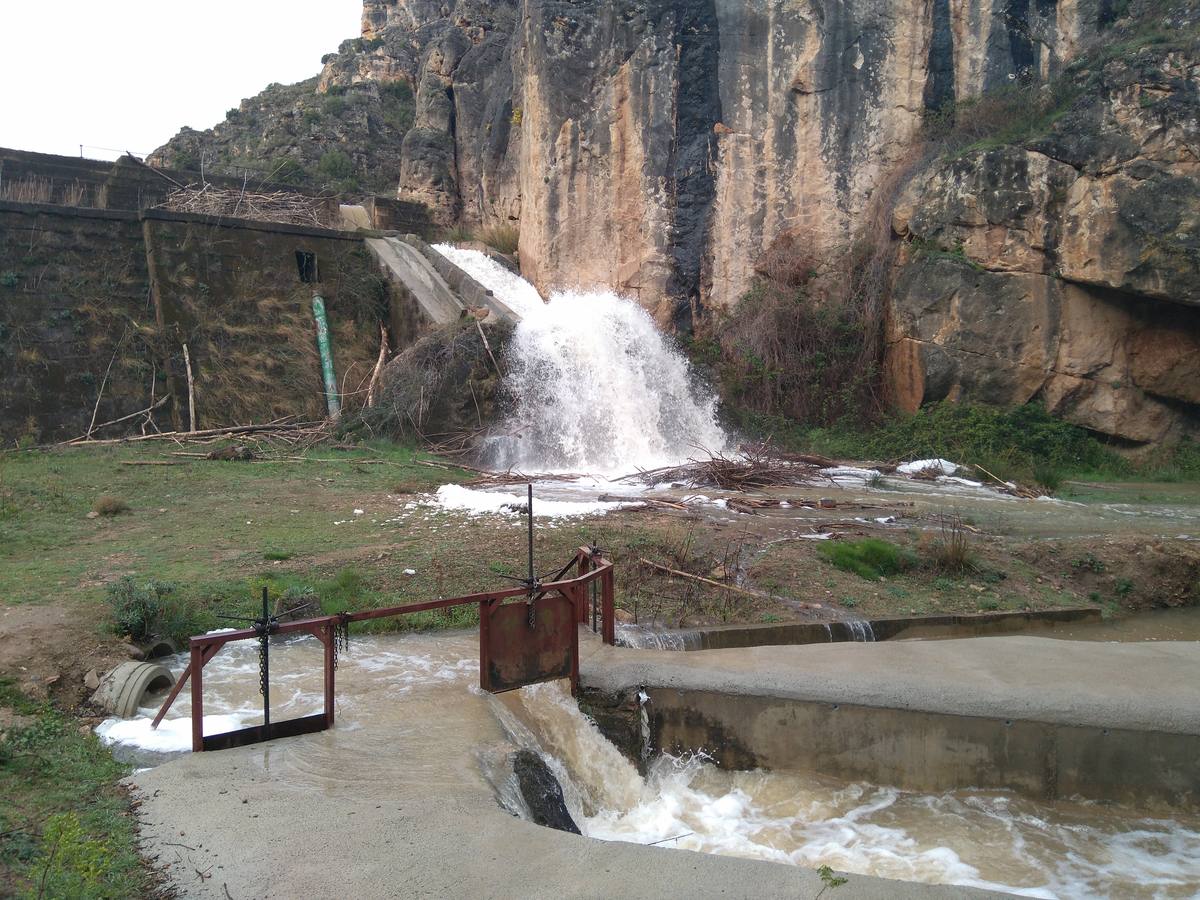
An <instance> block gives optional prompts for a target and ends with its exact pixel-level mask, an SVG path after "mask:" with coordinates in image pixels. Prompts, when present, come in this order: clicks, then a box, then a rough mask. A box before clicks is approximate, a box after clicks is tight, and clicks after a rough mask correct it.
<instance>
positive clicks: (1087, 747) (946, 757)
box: [647, 688, 1200, 806]
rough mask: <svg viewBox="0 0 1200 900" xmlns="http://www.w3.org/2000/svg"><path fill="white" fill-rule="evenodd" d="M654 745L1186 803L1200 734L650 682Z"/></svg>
mask: <svg viewBox="0 0 1200 900" xmlns="http://www.w3.org/2000/svg"><path fill="white" fill-rule="evenodd" d="M647 693H648V695H649V697H650V702H649V704H648V709H649V721H650V739H651V743H652V746H654V747H655V748H658V749H661V750H666V751H668V752H670V753H672V754H675V755H680V754H683V753H686V752H694V751H696V750H698V749H704V751H705V752H707V753H709V754H711V755H712V756H713V757H714V759H715V761H716V763H717V764H718V765H720V766H721V767H722V768H727V769H759V768H762V769H770V770H773V771H808V772H813V773H820V774H823V775H828V776H832V777H835V778H840V779H844V780H847V781H861V780H867V781H871V782H873V783H876V784H891V785H898V786H901V787H904V788H906V789H909V790H915V791H930V792H940V791H946V790H953V789H956V788H964V787H975V788H983V789H1004V790H1012V791H1017V792H1018V793H1021V794H1024V795H1026V796H1029V797H1034V798H1037V799H1042V800H1056V799H1064V798H1069V797H1086V798H1088V799H1091V800H1110V801H1117V802H1121V803H1130V804H1136V805H1144V804H1146V803H1147V802H1150V803H1155V804H1162V805H1165V806H1187V805H1190V804H1191V803H1193V802H1194V801H1195V799H1196V788H1197V786H1198V785H1200V737H1197V736H1196V735H1184V734H1167V733H1163V732H1152V731H1140V730H1133V729H1124V728H1097V727H1080V726H1070V725H1061V724H1056V723H1047V722H1035V721H1022V720H1017V719H993V718H983V717H977V716H957V715H946V714H939V713H932V712H926V711H923V710H912V709H899V708H892V709H887V708H879V707H868V706H858V705H854V704H844V703H816V702H806V701H802V700H793V699H779V698H773V697H753V696H745V695H742V694H738V695H733V694H722V693H716V692H711V691H689V690H677V689H664V688H649V689H648V690H647Z"/></svg>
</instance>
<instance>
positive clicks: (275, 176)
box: [267, 156, 308, 185]
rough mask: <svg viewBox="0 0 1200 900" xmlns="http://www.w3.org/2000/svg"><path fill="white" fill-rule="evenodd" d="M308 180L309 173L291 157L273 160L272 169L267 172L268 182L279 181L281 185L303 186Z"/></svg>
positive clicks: (280, 157)
mask: <svg viewBox="0 0 1200 900" xmlns="http://www.w3.org/2000/svg"><path fill="white" fill-rule="evenodd" d="M307 179H308V173H307V172H306V171H304V166H302V165H300V163H298V162H297V161H296V160H294V159H292V157H290V156H279V157H276V158H275V159H273V160H271V163H270V168H269V169H268V170H267V180H268V181H277V182H279V183H280V184H291V185H298V184H303V183H304V182H305V181H306V180H307Z"/></svg>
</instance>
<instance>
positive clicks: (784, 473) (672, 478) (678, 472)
mask: <svg viewBox="0 0 1200 900" xmlns="http://www.w3.org/2000/svg"><path fill="white" fill-rule="evenodd" d="M821 468H822V466H820V465H817V464H816V463H812V462H803V461H801V460H799V459H785V458H783V457H781V456H780V455H778V454H777V453H775V452H773V450H772V448H770V447H769V446H766V445H761V444H760V445H754V446H745V447H743V448H742V451H741V454H740V455H738V456H735V457H729V456H726V455H725V454H723V453H711V452H710V453H709V456H708V459H695V458H693V459H689V460H688V461H687V462H686V463H684V464H683V465H680V466H663V467H662V468H658V469H646V470H640V471H638V472H635V473H634V474H632V475H626V476H625V477H624V478H622V479H619V480H621V481H640V482H642V483H644V484H660V483H662V482H672V483H675V484H687V485H691V486H693V487H717V488H721V489H722V490H727V491H747V490H753V489H756V488H764V487H771V486H774V485H789V484H813V483H814V482H816V481H818V480H821V479H825V476H823V475H821ZM825 480H828V479H825Z"/></svg>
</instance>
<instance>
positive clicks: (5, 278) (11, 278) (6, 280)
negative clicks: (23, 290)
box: [0, 272, 21, 288]
mask: <svg viewBox="0 0 1200 900" xmlns="http://www.w3.org/2000/svg"><path fill="white" fill-rule="evenodd" d="M20 283H21V276H20V275H18V274H17V273H16V272H4V273H3V274H0V287H6V288H15V287H16V286H17V285H18V284H20Z"/></svg>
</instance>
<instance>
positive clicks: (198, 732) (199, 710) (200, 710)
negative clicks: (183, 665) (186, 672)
mask: <svg viewBox="0 0 1200 900" xmlns="http://www.w3.org/2000/svg"><path fill="white" fill-rule="evenodd" d="M191 668H192V752H193V753H199V752H200V751H202V750H203V749H204V651H203V650H202V649H201V647H200V645H198V644H195V643H193V644H192V666H191Z"/></svg>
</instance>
